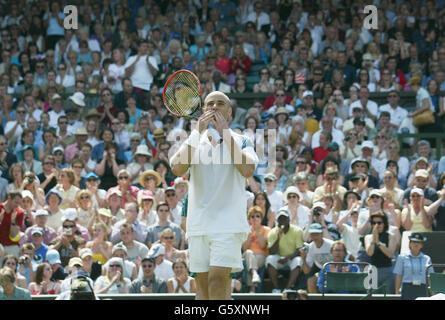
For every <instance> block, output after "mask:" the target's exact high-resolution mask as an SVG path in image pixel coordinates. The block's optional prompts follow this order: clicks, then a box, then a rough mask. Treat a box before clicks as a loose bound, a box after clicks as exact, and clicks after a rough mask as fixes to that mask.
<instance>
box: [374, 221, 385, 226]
mask: <svg viewBox="0 0 445 320" xmlns="http://www.w3.org/2000/svg"><path fill="white" fill-rule="evenodd" d="M371 224H372V225H376V224H377V225H381V224H383V222H382V221H371Z"/></svg>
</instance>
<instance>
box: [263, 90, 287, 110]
mask: <svg viewBox="0 0 445 320" xmlns="http://www.w3.org/2000/svg"><path fill="white" fill-rule="evenodd" d="M291 101H292V95H290V94H286V98H285V99H284V102H285V103H287V104H289V103H290V102H291ZM274 104H275V94H271V95H270V96H268V97H267V98H266V101H265V102H264V111H266V110H267V109H269V108H271V107H272V106H273V105H274Z"/></svg>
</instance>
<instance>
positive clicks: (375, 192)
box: [369, 189, 383, 198]
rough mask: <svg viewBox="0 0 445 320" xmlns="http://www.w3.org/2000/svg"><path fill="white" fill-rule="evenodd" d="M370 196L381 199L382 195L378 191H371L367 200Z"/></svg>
mask: <svg viewBox="0 0 445 320" xmlns="http://www.w3.org/2000/svg"><path fill="white" fill-rule="evenodd" d="M372 196H377V197H380V198H383V195H382V193H381V192H380V191H379V190H378V189H373V190H372V191H371V192H370V193H369V198H371V197H372Z"/></svg>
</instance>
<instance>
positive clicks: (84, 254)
mask: <svg viewBox="0 0 445 320" xmlns="http://www.w3.org/2000/svg"><path fill="white" fill-rule="evenodd" d="M88 256H91V257H92V256H93V251H92V250H91V249H90V248H82V249H80V250H79V257H80V258H81V259H84V258H85V257H88Z"/></svg>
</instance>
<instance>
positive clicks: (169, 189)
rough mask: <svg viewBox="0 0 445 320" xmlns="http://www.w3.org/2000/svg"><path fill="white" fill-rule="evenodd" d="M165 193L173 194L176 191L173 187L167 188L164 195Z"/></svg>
mask: <svg viewBox="0 0 445 320" xmlns="http://www.w3.org/2000/svg"><path fill="white" fill-rule="evenodd" d="M167 191H173V192H175V193H176V189H175V187H172V186H170V187H167V188H166V189H165V191H164V193H166V192H167Z"/></svg>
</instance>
